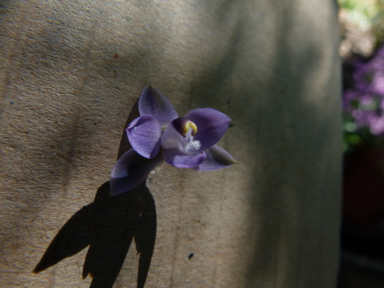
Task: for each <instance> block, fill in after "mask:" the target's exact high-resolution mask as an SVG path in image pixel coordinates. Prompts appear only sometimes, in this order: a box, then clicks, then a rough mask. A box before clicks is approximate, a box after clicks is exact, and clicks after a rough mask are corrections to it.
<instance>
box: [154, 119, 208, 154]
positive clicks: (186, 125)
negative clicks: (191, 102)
mask: <svg viewBox="0 0 384 288" xmlns="http://www.w3.org/2000/svg"><path fill="white" fill-rule="evenodd" d="M196 133H197V125H196V124H195V123H193V122H192V121H190V120H188V119H186V118H183V117H180V118H177V119H175V120H174V121H173V122H172V123H171V124H170V126H168V128H167V129H166V130H165V131H164V134H163V135H162V137H161V138H162V139H161V145H162V146H163V148H165V149H173V148H178V149H179V150H180V151H182V152H183V153H185V154H193V153H195V152H196V151H197V150H199V149H200V147H201V142H200V141H199V140H194V139H193V137H194V136H195V135H196Z"/></svg>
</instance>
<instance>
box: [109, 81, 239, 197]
mask: <svg viewBox="0 0 384 288" xmlns="http://www.w3.org/2000/svg"><path fill="white" fill-rule="evenodd" d="M139 113H140V117H138V118H136V119H135V120H133V121H132V122H131V123H130V124H129V125H128V128H127V129H126V132H127V135H128V140H129V142H130V144H131V145H132V149H130V150H129V151H128V152H126V153H124V154H123V155H122V156H121V157H120V158H119V159H118V160H117V162H116V164H115V166H114V167H113V169H112V173H111V181H110V186H111V190H110V195H111V196H114V195H117V194H120V193H123V192H127V191H129V190H131V189H133V188H135V187H136V186H137V185H138V184H139V183H141V182H142V181H143V180H144V179H145V178H146V177H147V176H148V174H149V173H150V172H151V171H152V170H153V169H154V168H155V167H156V165H157V164H159V162H160V161H161V160H162V159H164V160H165V162H167V163H169V164H171V165H173V166H175V167H177V168H192V169H194V170H197V171H211V170H217V169H222V168H226V167H228V166H230V165H232V164H235V163H237V162H236V161H235V160H234V159H233V157H232V156H231V155H230V154H229V153H228V152H227V151H225V150H224V149H223V148H221V147H219V146H218V145H216V143H217V142H218V141H219V140H220V138H221V137H222V136H223V135H224V133H225V131H226V130H227V129H228V126H229V122H230V121H231V119H230V118H229V117H228V116H227V115H225V114H223V113H221V112H219V111H217V110H215V109H212V108H200V109H194V110H192V111H189V112H188V113H187V114H185V115H184V117H179V116H178V114H177V112H176V110H175V108H173V106H172V104H171V102H169V100H168V99H167V98H166V97H165V96H164V95H163V94H161V92H160V91H159V90H157V89H156V88H154V87H151V86H149V87H146V88H145V89H144V91H143V92H142V93H141V95H140V98H139Z"/></svg>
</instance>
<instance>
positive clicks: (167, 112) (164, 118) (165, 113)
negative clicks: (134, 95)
mask: <svg viewBox="0 0 384 288" xmlns="http://www.w3.org/2000/svg"><path fill="white" fill-rule="evenodd" d="M139 112H140V115H141V116H143V115H147V114H149V115H152V116H154V117H155V118H156V119H157V121H159V123H160V125H161V127H166V126H168V125H169V123H171V122H172V120H173V119H176V118H177V117H178V115H177V112H176V110H175V108H173V106H172V104H171V102H169V100H168V99H167V98H165V96H164V95H163V94H161V92H160V91H159V90H157V89H156V88H155V87H152V86H148V87H146V88H145V89H144V90H143V92H142V93H141V95H140V98H139Z"/></svg>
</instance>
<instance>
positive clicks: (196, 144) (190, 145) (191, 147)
mask: <svg viewBox="0 0 384 288" xmlns="http://www.w3.org/2000/svg"><path fill="white" fill-rule="evenodd" d="M191 123H192V124H193V125H194V126H193V127H190V128H189V129H188V131H187V133H186V134H185V140H186V141H183V142H182V145H180V146H179V149H180V150H183V151H184V152H186V153H188V152H193V151H196V150H199V149H200V147H201V143H200V141H198V140H195V141H194V140H193V136H192V135H194V134H195V133H196V132H197V127H196V124H195V123H193V122H191ZM194 132H195V133H194Z"/></svg>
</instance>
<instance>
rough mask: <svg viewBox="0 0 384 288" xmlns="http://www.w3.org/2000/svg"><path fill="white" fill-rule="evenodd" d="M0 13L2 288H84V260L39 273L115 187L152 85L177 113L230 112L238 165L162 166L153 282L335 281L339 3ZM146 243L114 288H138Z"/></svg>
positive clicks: (102, 5) (44, 7)
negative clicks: (122, 153)
mask: <svg viewBox="0 0 384 288" xmlns="http://www.w3.org/2000/svg"><path fill="white" fill-rule="evenodd" d="M0 8H1V11H0V17H1V18H0V21H1V22H0V37H1V38H0V43H1V45H0V53H1V54H0V57H1V60H0V67H1V68H0V69H1V70H0V73H1V74H0V75H1V76H0V93H1V100H0V101H1V102H0V103H1V104H0V105H1V106H0V108H1V110H0V113H1V114H0V117H1V118H0V137H1V143H0V145H1V151H2V152H1V171H0V177H1V184H0V185H1V189H0V203H1V207H2V208H1V209H0V225H1V229H0V251H1V257H0V271H1V278H0V286H1V287H16V286H22V287H89V286H90V283H91V281H92V279H91V277H89V276H88V277H87V278H86V279H85V280H82V279H81V273H82V267H83V263H84V258H85V255H86V253H87V249H84V250H82V251H81V252H79V253H77V254H75V255H74V256H72V257H69V258H65V259H64V260H63V261H60V262H59V263H58V264H56V265H54V266H52V267H50V268H48V269H46V270H45V271H43V272H41V273H39V274H36V275H34V274H33V273H32V270H33V269H34V267H35V266H36V264H37V263H38V262H39V260H40V258H41V257H42V255H43V254H44V252H45V251H46V249H47V247H48V245H49V244H50V243H51V241H52V240H53V238H54V237H55V235H57V233H58V231H59V230H60V228H61V227H62V226H63V225H64V224H65V223H66V222H67V221H68V220H69V219H70V218H71V217H73V215H74V214H75V213H76V212H77V211H79V210H81V208H82V207H83V205H87V204H89V203H92V202H93V200H94V196H95V193H96V191H97V190H98V188H99V187H100V186H101V185H103V183H105V182H106V181H108V179H109V173H110V171H111V168H112V166H113V164H114V162H115V161H116V156H117V153H118V149H119V145H120V138H121V135H122V133H123V128H124V125H125V122H126V119H127V116H128V114H129V113H130V111H131V108H132V107H133V105H134V103H135V102H136V100H137V97H138V96H139V95H140V92H141V90H142V89H143V88H144V87H145V86H146V85H148V84H151V85H154V86H155V87H157V88H158V89H160V90H161V91H162V92H163V93H164V94H165V95H166V96H167V97H168V98H169V99H170V100H171V102H172V103H173V104H174V106H175V108H176V109H177V111H178V112H179V114H180V115H183V114H184V113H186V112H188V111H189V110H191V109H194V108H199V107H212V108H215V109H217V110H220V111H222V112H224V113H225V114H227V115H228V116H229V117H231V118H232V119H233V122H232V123H233V127H231V128H229V130H228V131H227V133H226V135H225V136H224V138H223V139H222V140H221V141H220V143H219V144H220V145H221V146H223V147H224V148H225V149H226V150H227V151H229V152H230V153H231V154H232V155H233V156H234V157H235V159H236V160H237V161H238V162H240V165H236V166H232V167H230V168H228V169H224V170H220V171H215V172H208V173H200V172H196V171H193V170H181V169H176V168H174V167H172V166H170V165H167V164H162V165H161V166H159V167H158V168H156V169H155V171H153V173H152V174H151V175H150V177H149V179H148V183H147V186H148V188H149V190H150V193H151V194H152V195H153V197H154V201H155V203H156V215H157V230H156V231H157V232H156V244H155V246H154V252H153V257H152V263H151V266H150V269H149V272H148V277H147V283H146V287H263V288H268V287H279V288H280V287H281V288H288V287H292V288H297V287H303V288H307V287H327V288H328V287H335V282H336V273H337V264H338V235H339V234H338V233H339V232H338V231H339V225H340V174H341V172H340V171H341V168H340V167H341V135H340V134H341V128H340V127H341V124H340V123H341V105H340V61H339V57H338V54H337V49H338V42H339V33H338V23H337V7H336V4H335V1H331V0H327V1H320V0H311V1H305V0H295V1H288V0H283V1H269V0H268V1H266V0H254V1H229V0H215V1H139V0H137V1H134V0H133V1H101V0H95V1H87V0H84V1H69V0H68V1H45V0H35V1H32V0H30V1H21V0H15V1H2V2H1V7H0ZM104 212H105V211H104ZM89 221H92V219H91V220H89ZM104 224H106V223H104ZM104 224H103V225H104ZM107 224H108V223H107ZM115 224H116V223H112V224H111V225H115ZM117 238H118V237H117ZM116 241H119V240H116ZM111 245H114V244H111ZM116 245H118V243H116ZM134 246H135V245H134V244H132V246H131V247H130V249H129V252H128V255H127V257H126V259H125V261H124V264H123V267H122V269H121V271H120V273H119V275H118V277H117V279H116V282H115V287H136V278H137V273H138V260H139V256H140V255H137V254H136V250H135V249H134ZM191 253H193V257H192V258H190V259H188V258H189V255H190V254H191Z"/></svg>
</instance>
